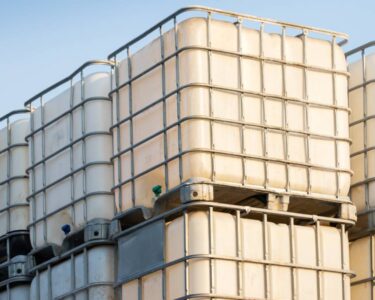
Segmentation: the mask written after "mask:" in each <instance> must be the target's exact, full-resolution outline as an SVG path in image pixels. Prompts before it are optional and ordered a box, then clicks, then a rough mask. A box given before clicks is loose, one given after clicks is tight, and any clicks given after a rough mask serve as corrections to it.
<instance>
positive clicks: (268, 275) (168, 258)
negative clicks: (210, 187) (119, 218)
mask: <svg viewBox="0 0 375 300" xmlns="http://www.w3.org/2000/svg"><path fill="white" fill-rule="evenodd" d="M208 205H212V206H215V204H207V203H206V206H208ZM198 207H199V206H198V205H197V207H193V206H192V205H191V206H190V208H191V210H190V211H188V210H184V211H183V213H182V216H181V212H180V213H179V215H180V216H177V217H176V213H177V211H178V210H177V209H175V211H174V212H173V213H170V214H169V215H165V219H163V217H162V216H161V217H159V218H156V219H154V220H152V221H148V222H146V223H144V224H141V225H138V226H137V227H135V228H133V229H132V228H130V229H129V230H127V231H125V232H123V233H121V234H120V235H119V236H118V258H119V260H118V278H117V286H118V290H117V293H118V297H117V299H126V300H136V299H138V300H140V299H141V300H148V299H150V300H151V299H152V300H157V299H192V298H199V299H283V300H287V299H294V300H296V299H300V300H310V299H311V300H316V299H327V300H328V299H329V300H333V299H334V300H340V299H347V300H349V299H350V272H349V271H348V269H349V254H348V252H349V243H348V238H347V233H346V231H345V226H344V225H341V229H338V228H335V227H329V226H324V225H323V223H322V222H321V221H320V220H319V219H318V220H316V221H317V222H316V224H315V225H313V226H301V225H296V224H297V222H298V221H300V220H299V219H298V217H297V218H294V217H291V215H285V216H284V217H285V218H287V219H288V218H290V219H289V223H288V224H281V223H280V224H277V223H273V222H270V221H268V218H267V214H266V213H267V210H264V209H263V212H264V213H261V214H260V219H261V220H254V219H246V218H245V217H244V215H246V214H247V213H249V211H246V209H245V208H244V207H240V206H237V208H236V209H233V206H232V208H230V207H229V206H226V208H227V211H228V212H225V213H224V212H218V211H215V210H216V209H217V207H216V208H215V209H214V208H212V207H210V208H208V207H206V208H204V207H201V208H198ZM197 209H199V210H198V211H197ZM181 210H182V209H181ZM229 211H230V213H229ZM259 211H261V210H259ZM259 211H258V213H259ZM268 212H270V211H269V210H268ZM280 216H281V215H279V217H280ZM258 217H259V215H258ZM299 217H301V215H299ZM302 219H303V218H302ZM306 219H310V220H312V219H313V216H310V217H309V218H306ZM339 227H340V225H339ZM198 295H199V296H198Z"/></svg>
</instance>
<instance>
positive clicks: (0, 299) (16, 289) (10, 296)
mask: <svg viewBox="0 0 375 300" xmlns="http://www.w3.org/2000/svg"><path fill="white" fill-rule="evenodd" d="M0 300H30V285H29V284H20V285H16V286H13V287H10V288H9V289H8V290H5V291H3V292H0Z"/></svg>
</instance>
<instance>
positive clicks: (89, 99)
mask: <svg viewBox="0 0 375 300" xmlns="http://www.w3.org/2000/svg"><path fill="white" fill-rule="evenodd" d="M90 101H111V99H110V98H109V97H90V98H86V99H84V100H82V101H81V102H79V103H78V104H76V105H75V106H73V107H71V108H70V109H68V110H67V111H65V112H63V113H62V114H61V115H58V116H57V117H55V118H53V119H52V120H50V121H48V122H47V123H45V124H43V125H42V126H40V127H38V128H37V129H35V130H34V131H32V132H31V133H30V134H28V135H27V136H26V137H25V139H26V140H28V139H29V138H30V137H32V136H33V135H35V134H36V133H38V132H40V131H42V130H44V129H45V128H47V127H48V126H50V125H53V124H54V123H55V122H56V121H58V120H60V119H61V118H63V117H65V116H66V115H68V114H70V113H72V112H73V111H74V110H76V109H77V108H80V107H81V106H83V105H85V104H86V103H87V102H90Z"/></svg>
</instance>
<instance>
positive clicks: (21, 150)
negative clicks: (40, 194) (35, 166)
mask: <svg viewBox="0 0 375 300" xmlns="http://www.w3.org/2000/svg"><path fill="white" fill-rule="evenodd" d="M1 125H3V123H1ZM28 132H29V121H28V119H22V120H18V121H14V122H12V123H9V124H8V125H7V126H6V127H4V128H2V129H0V236H1V235H4V234H6V233H8V232H11V231H15V230H26V229H27V225H28V221H29V207H28V203H27V201H26V199H27V196H28V193H29V186H28V184H29V182H28V178H27V174H26V169H27V167H28V164H29V160H28V147H27V143H26V141H25V137H26V135H27V134H28Z"/></svg>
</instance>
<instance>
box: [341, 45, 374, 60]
mask: <svg viewBox="0 0 375 300" xmlns="http://www.w3.org/2000/svg"><path fill="white" fill-rule="evenodd" d="M373 46H375V41H371V42H368V43H366V44H364V45H362V46H359V47H357V48H354V49H353V50H350V51H348V52H346V53H345V56H346V57H348V56H350V55H353V54H355V53H357V52H361V51H362V50H365V49H366V48H370V47H373Z"/></svg>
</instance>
